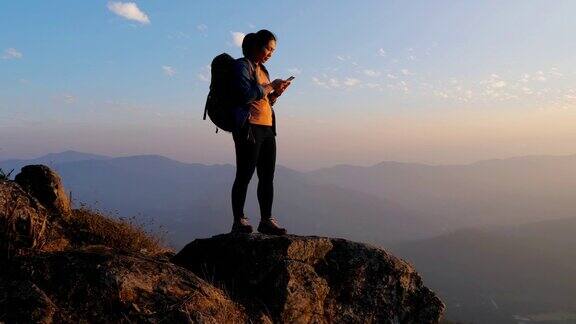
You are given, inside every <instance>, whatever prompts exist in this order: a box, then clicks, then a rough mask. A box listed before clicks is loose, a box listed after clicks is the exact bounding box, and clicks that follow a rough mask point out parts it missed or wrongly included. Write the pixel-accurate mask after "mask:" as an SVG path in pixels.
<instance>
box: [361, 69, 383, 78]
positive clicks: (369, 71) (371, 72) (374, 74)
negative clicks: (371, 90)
mask: <svg viewBox="0 0 576 324" xmlns="http://www.w3.org/2000/svg"><path fill="white" fill-rule="evenodd" d="M364 74H366V75H367V76H369V77H377V76H379V75H380V72H378V71H374V70H370V69H366V70H364Z"/></svg>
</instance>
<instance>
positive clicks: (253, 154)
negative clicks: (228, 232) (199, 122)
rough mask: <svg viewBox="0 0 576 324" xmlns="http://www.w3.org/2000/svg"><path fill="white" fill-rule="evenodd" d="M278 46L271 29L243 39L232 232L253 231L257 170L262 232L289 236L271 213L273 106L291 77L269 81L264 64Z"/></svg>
mask: <svg viewBox="0 0 576 324" xmlns="http://www.w3.org/2000/svg"><path fill="white" fill-rule="evenodd" d="M275 50H276V36H275V35H274V34H273V33H272V32H270V31H268V30H265V29H263V30H260V31H258V32H257V33H249V34H248V35H246V36H245V37H244V40H243V41H242V54H243V55H244V57H242V58H239V59H237V60H236V62H235V65H234V83H233V87H234V91H235V92H236V95H237V97H238V102H239V103H240V107H238V108H237V109H236V110H235V114H236V119H235V120H236V123H235V126H236V127H235V129H234V130H233V132H232V137H233V139H234V147H235V150H236V178H235V179H234V185H233V186H232V212H233V215H234V223H233V225H232V232H233V233H234V232H241V233H251V232H252V226H251V225H250V224H249V222H248V218H247V217H246V215H244V203H245V201H246V193H247V191H248V184H249V183H250V179H251V178H252V175H253V174H254V170H255V169H256V171H257V174H258V189H257V196H258V203H259V205H260V224H259V225H258V232H260V233H264V234H273V235H284V234H286V229H284V228H282V227H280V226H279V225H278V222H277V221H276V219H275V218H274V217H272V201H273V198H274V184H273V180H274V169H275V165H276V138H275V137H276V116H275V114H274V110H273V109H272V105H274V103H275V101H276V99H277V98H278V97H279V96H280V95H282V93H283V92H284V90H286V88H287V87H288V86H289V85H290V81H285V80H281V79H276V80H274V81H272V82H270V79H269V74H268V71H267V70H266V67H264V64H263V63H265V62H266V61H268V59H270V57H271V56H272V54H273V53H274V51H275Z"/></svg>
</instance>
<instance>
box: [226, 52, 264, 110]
mask: <svg viewBox="0 0 576 324" xmlns="http://www.w3.org/2000/svg"><path fill="white" fill-rule="evenodd" d="M234 81H235V82H234V87H235V90H236V92H237V94H238V98H239V100H240V103H241V104H248V103H250V102H252V101H254V100H258V99H262V98H264V96H266V95H268V94H269V93H270V92H272V90H273V88H272V86H271V85H270V84H267V85H261V84H258V80H257V79H256V78H255V76H253V73H252V67H251V66H250V63H249V62H246V61H245V60H237V61H236V63H235V65H234Z"/></svg>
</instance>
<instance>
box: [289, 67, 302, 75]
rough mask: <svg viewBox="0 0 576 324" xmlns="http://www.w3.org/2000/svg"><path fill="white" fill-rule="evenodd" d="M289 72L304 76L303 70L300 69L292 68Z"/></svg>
mask: <svg viewBox="0 0 576 324" xmlns="http://www.w3.org/2000/svg"><path fill="white" fill-rule="evenodd" d="M288 72H290V73H292V74H302V69H299V68H291V69H288Z"/></svg>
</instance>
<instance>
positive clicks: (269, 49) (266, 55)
mask: <svg viewBox="0 0 576 324" xmlns="http://www.w3.org/2000/svg"><path fill="white" fill-rule="evenodd" d="M275 50H276V41H275V40H273V39H272V40H270V41H269V42H268V44H267V45H266V46H264V47H263V48H261V49H260V51H258V52H257V53H256V62H258V63H265V62H266V61H268V59H270V57H272V53H274V51H275Z"/></svg>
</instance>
